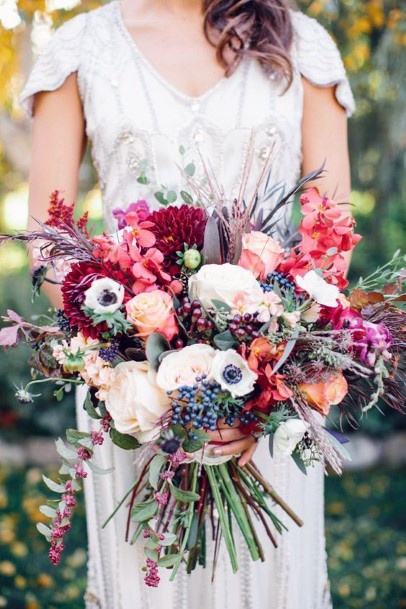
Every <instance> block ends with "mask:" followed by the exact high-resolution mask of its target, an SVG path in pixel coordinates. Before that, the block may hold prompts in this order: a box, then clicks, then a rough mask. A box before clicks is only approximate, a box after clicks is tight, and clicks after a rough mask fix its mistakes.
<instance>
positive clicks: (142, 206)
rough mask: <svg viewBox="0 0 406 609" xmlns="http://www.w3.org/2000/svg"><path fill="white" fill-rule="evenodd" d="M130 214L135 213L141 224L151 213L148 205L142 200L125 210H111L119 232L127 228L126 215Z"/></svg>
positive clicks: (118, 208)
mask: <svg viewBox="0 0 406 609" xmlns="http://www.w3.org/2000/svg"><path fill="white" fill-rule="evenodd" d="M131 212H136V214H137V216H138V219H139V221H140V222H143V221H144V220H145V219H146V218H147V217H148V216H149V215H150V213H151V212H150V210H149V207H148V203H147V202H146V201H143V200H142V199H141V200H140V201H135V202H134V203H131V204H130V205H129V206H128V207H127V209H121V208H120V207H117V208H116V209H113V216H114V217H115V218H116V219H117V228H118V229H119V230H121V229H122V228H125V227H126V226H128V222H127V220H126V215H127V214H128V213H131Z"/></svg>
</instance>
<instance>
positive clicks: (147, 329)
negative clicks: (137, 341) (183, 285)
mask: <svg viewBox="0 0 406 609" xmlns="http://www.w3.org/2000/svg"><path fill="white" fill-rule="evenodd" d="M125 308H126V311H127V319H128V321H129V322H130V323H131V324H132V325H133V326H135V328H136V330H137V336H139V337H140V338H148V336H149V335H150V334H151V333H152V332H155V331H157V332H161V333H162V334H164V335H165V336H166V338H167V339H168V340H172V338H173V337H174V336H175V334H177V332H178V326H177V324H176V318H175V313H174V310H173V301H172V298H171V296H170V295H169V294H167V293H166V292H162V290H152V291H151V292H142V293H141V294H137V296H134V298H132V299H131V300H129V301H128V302H127V303H126V305H125Z"/></svg>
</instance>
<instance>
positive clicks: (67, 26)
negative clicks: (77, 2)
mask: <svg viewBox="0 0 406 609" xmlns="http://www.w3.org/2000/svg"><path fill="white" fill-rule="evenodd" d="M114 7H115V3H114V2H111V3H109V4H107V5H105V6H101V7H99V8H96V9H93V10H91V11H87V12H83V13H79V15H76V16H75V17H72V18H71V19H68V20H67V21H65V23H63V24H62V25H61V26H60V27H58V28H57V29H56V30H55V32H54V34H53V36H52V37H51V39H50V41H49V43H48V47H45V49H44V53H45V52H46V51H47V49H48V48H49V47H51V46H55V45H68V46H69V44H70V43H72V42H73V43H76V47H78V46H80V45H81V43H82V42H84V37H85V36H88V37H90V35H91V33H92V31H94V28H97V27H101V26H103V25H104V26H105V27H108V22H109V21H110V20H111V18H112V17H113V10H114Z"/></svg>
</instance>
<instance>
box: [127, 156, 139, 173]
mask: <svg viewBox="0 0 406 609" xmlns="http://www.w3.org/2000/svg"><path fill="white" fill-rule="evenodd" d="M127 165H128V168H129V170H130V171H132V172H134V171H137V169H138V168H139V160H138V159H137V157H136V156H130V157H128V160H127Z"/></svg>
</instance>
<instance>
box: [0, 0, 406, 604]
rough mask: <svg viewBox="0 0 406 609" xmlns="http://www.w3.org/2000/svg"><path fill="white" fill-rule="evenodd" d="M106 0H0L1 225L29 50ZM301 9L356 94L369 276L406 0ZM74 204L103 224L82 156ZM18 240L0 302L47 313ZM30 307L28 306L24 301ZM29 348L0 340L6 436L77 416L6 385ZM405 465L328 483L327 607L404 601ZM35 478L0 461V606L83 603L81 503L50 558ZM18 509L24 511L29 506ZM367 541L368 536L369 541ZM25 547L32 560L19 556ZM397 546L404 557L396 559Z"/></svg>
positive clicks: (19, 195) (405, 177)
mask: <svg viewBox="0 0 406 609" xmlns="http://www.w3.org/2000/svg"><path fill="white" fill-rule="evenodd" d="M101 4H103V2H102V0H82V2H81V1H80V0H18V1H17V0H0V232H9V231H12V230H14V229H22V228H24V227H25V226H26V222H27V215H28V209H27V197H28V187H27V176H28V169H29V163H30V137H29V133H30V125H29V121H28V119H27V118H26V117H25V116H24V115H23V112H22V110H21V108H20V106H19V104H18V95H19V92H20V90H21V88H22V86H23V83H24V81H25V79H26V76H27V73H28V71H29V69H30V66H31V64H32V61H33V60H35V55H36V54H38V53H39V52H40V51H41V48H43V47H44V46H45V44H46V43H47V41H48V40H49V38H50V36H52V32H53V30H54V29H55V28H56V27H58V26H59V25H60V24H61V23H63V22H64V21H65V20H67V19H69V18H70V17H72V16H73V15H75V14H76V13H78V12H82V11H87V10H91V9H93V8H96V7H97V6H100V5H101ZM297 4H298V7H299V8H300V9H301V10H303V11H304V12H306V13H307V14H308V15H310V16H312V17H315V18H316V19H318V20H319V21H320V22H321V23H322V24H323V25H325V26H326V27H327V29H328V30H329V31H330V32H331V33H332V35H333V36H334V38H335V40H336V41H337V44H338V46H339V49H340V51H341V53H342V56H343V59H344V62H345V65H346V68H347V70H348V74H349V77H350V81H351V85H352V88H353V92H354V95H355V98H356V101H357V112H356V115H355V116H354V117H353V118H352V119H351V121H350V123H349V141H350V153H351V169H352V189H353V190H352V195H351V201H352V203H353V204H354V206H355V207H354V214H355V217H356V220H357V223H358V232H360V233H361V234H362V235H363V236H364V239H363V240H362V242H361V243H360V245H359V246H358V247H357V249H356V251H355V254H354V257H353V263H352V268H351V274H350V278H351V279H352V280H355V279H357V278H358V277H359V276H360V275H362V276H366V275H367V274H368V273H369V272H371V271H373V270H374V269H375V268H376V267H377V266H378V265H380V264H382V263H384V262H385V261H387V260H388V259H389V258H390V257H391V256H392V254H393V252H394V251H395V250H396V249H397V248H400V247H402V245H404V242H405V240H404V235H405V226H406V206H405V201H406V171H405V170H406V154H405V150H406V112H405V107H406V0H340V1H339V0H313V1H309V0H297ZM80 177H81V180H80V183H81V189H80V194H79V198H78V211H79V213H81V212H82V211H83V210H87V211H89V215H90V217H91V220H92V221H93V222H95V223H98V224H100V218H101V199H100V193H99V190H98V186H97V180H96V177H95V174H94V171H93V169H92V167H91V163H90V159H89V155H87V156H86V159H85V162H84V164H83V166H82V168H81V176H80ZM30 292H31V288H30V279H29V275H28V272H27V259H26V253H25V250H24V249H23V248H21V247H19V246H18V245H17V244H9V245H7V246H5V247H3V248H1V249H0V312H1V313H2V312H4V311H5V310H6V309H7V308H12V309H14V310H17V311H18V312H19V313H21V314H22V315H23V316H26V317H29V316H30V315H32V314H33V311H34V314H35V315H40V314H41V313H43V312H46V309H47V303H46V301H45V300H44V299H42V298H41V299H39V300H37V301H35V303H34V305H33V304H32V303H31V296H30ZM33 307H34V308H33ZM28 355H29V353H28V350H27V349H23V348H21V349H19V350H18V351H15V352H13V353H12V354H10V353H9V354H5V353H3V352H0V395H1V396H2V397H1V400H0V429H1V436H2V438H3V439H5V440H8V441H10V440H15V441H21V442H23V441H24V438H26V437H27V435H44V436H46V435H51V436H55V435H57V434H61V433H62V432H63V429H64V428H65V427H67V426H74V400H73V396H68V397H67V399H65V400H64V401H63V402H62V403H60V402H56V401H55V400H54V399H53V398H52V390H51V389H48V390H46V391H44V394H43V397H42V398H41V399H39V400H38V401H37V402H36V404H34V405H30V406H23V405H18V404H16V401H15V400H14V391H15V384H21V383H22V382H26V381H28V380H29V378H28V377H29V371H28V368H27V365H26V360H27V358H28ZM385 414H386V415H387V416H385V417H382V416H380V415H379V413H376V414H371V415H370V416H368V417H366V418H365V419H364V420H363V421H362V423H361V426H362V428H363V430H364V431H367V432H368V433H369V434H372V435H376V436H382V434H385V433H388V434H389V433H391V432H393V431H394V430H395V429H399V428H400V427H404V426H405V419H406V417H405V418H402V417H400V416H397V415H395V414H393V413H385ZM403 476H404V472H403V471H402V470H393V471H391V470H389V471H379V470H378V471H373V472H368V473H365V472H354V473H352V472H347V473H345V474H344V476H343V478H342V479H337V478H330V479H329V478H328V479H327V481H326V487H327V495H326V511H327V540H328V548H329V569H330V575H331V579H332V589H333V595H334V606H335V608H336V609H344V607H345V608H362V609H364V608H366V607H368V609H400V608H402V607H406V598H405V595H404V593H403V592H402V586H401V581H402V573H403V575H404V571H405V570H406V562H405V560H406V559H405V558H404V556H405V554H406V540H405V536H404V533H400V532H399V531H400V529H402V527H403V529H404V522H402V519H404V514H405V510H404V505H403V507H402V488H403V487H402V477H403ZM43 493H44V487H43V485H42V484H41V480H40V471H39V470H38V468H35V467H31V468H28V469H25V470H22V469H16V468H11V469H7V468H1V467H0V510H1V516H0V590H1V591H0V607H11V608H12V609H20V608H21V609H23V608H24V609H54V608H55V609H56V608H60V609H62V608H63V609H76V608H78V607H82V605H83V603H82V601H81V596H82V592H83V589H84V585H85V560H86V554H85V549H84V547H83V538H84V535H85V526H84V519H83V506H82V507H81V510H80V512H79V515H78V519H77V521H76V522H75V526H74V527H73V531H72V532H71V536H70V542H69V543H70V545H69V548H68V552H67V555H66V557H65V559H64V562H63V565H62V566H61V568H60V569H58V570H52V571H51V570H50V567H49V564H48V560H47V557H46V547H45V545H44V543H43V540H42V538H40V536H39V535H37V533H36V530H35V527H34V526H33V523H34V522H36V521H37V520H38V518H41V514H40V513H39V512H38V505H39V504H40V503H42V502H43V498H42V494H43ZM27 515H28V516H27ZM366 541H367V543H366ZM31 555H35V557H36V559H35V561H31V560H27V557H28V556H31ZM402 556H403V557H402Z"/></svg>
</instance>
